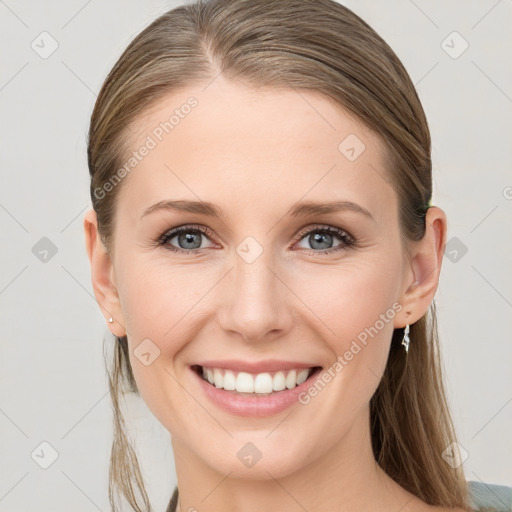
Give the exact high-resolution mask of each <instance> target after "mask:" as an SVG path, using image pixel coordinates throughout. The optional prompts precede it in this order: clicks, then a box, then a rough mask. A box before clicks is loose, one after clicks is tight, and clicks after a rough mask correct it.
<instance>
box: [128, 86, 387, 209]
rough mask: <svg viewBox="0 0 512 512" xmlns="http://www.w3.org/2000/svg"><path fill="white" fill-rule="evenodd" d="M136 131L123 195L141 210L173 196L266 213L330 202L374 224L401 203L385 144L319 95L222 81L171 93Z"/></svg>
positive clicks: (138, 123) (135, 126) (139, 121)
mask: <svg viewBox="0 0 512 512" xmlns="http://www.w3.org/2000/svg"><path fill="white" fill-rule="evenodd" d="M130 133H131V136H130V142H129V152H128V154H127V155H126V159H125V160H126V162H127V161H128V158H130V154H132V153H133V152H137V153H138V156H137V160H136V161H135V160H134V161H133V162H132V163H134V164H135V165H133V167H131V168H130V170H129V175H128V176H127V177H126V183H124V184H123V188H126V190H125V191H123V192H122V194H120V195H129V196H130V199H131V200H130V207H131V208H133V209H134V210H137V211H138V212H140V211H141V209H143V208H145V207H147V206H148V203H149V202H151V201H153V202H156V201H157V200H162V199H171V198H182V199H191V200H197V199H198V198H201V199H203V200H207V201H211V202H214V203H225V202H226V198H227V197H231V200H230V202H231V204H238V205H244V204H251V206H254V204H255V202H256V203H258V204H260V205H261V207H262V208H266V210H265V211H268V208H271V207H272V208H276V207H277V206H279V205H281V207H282V208H283V209H284V208H286V207H287V206H288V205H289V204H291V203H293V202H296V201H298V200H299V199H301V198H304V199H309V200H321V199H322V198H324V199H329V200H336V199H339V200H341V199H345V200H353V201H356V202H359V203H360V204H362V206H364V207H366V208H367V209H370V210H371V211H373V212H375V213H376V215H377V216H378V215H379V209H386V205H387V209H388V210H389V205H390V204H391V203H392V202H394V201H395V198H394V191H393V189H392V188H391V186H390V184H389V182H388V180H387V177H386V175H387V173H386V171H385V169H384V145H383V143H382V141H381V139H380V138H379V137H378V136H377V135H376V134H375V133H373V132H372V131H371V130H369V129H368V128H367V127H366V126H365V125H364V124H363V123H362V122H361V121H360V120H358V119H357V118H355V117H354V116H353V115H351V114H350V113H349V112H348V111H346V110H345V109H343V108H341V107H340V106H339V105H338V104H337V103H335V102H334V100H332V99H331V98H328V97H326V96H324V95H322V94H320V93H319V92H317V91H310V90H304V89H301V90H299V89H291V88H290V89H284V88H280V89H277V88H251V87H247V86H245V85H242V84H238V83H234V82H231V81H227V80H225V79H224V78H222V77H217V78H216V79H214V80H213V82H211V83H210V84H201V85H195V86H190V87H186V88H184V89H181V90H179V91H176V92H174V93H172V94H170V95H168V96H167V97H165V98H164V99H163V100H161V101H159V102H158V103H157V104H155V105H154V106H153V107H152V108H151V110H150V111H148V112H147V113H146V114H145V115H144V116H142V117H140V118H138V119H136V120H135V122H134V123H133V124H132V125H131V126H130ZM143 147H146V148H148V149H145V150H144V149H143ZM141 153H144V155H143V156H141ZM133 158H134V157H133ZM128 167H129V166H128ZM327 196H328V197H327ZM382 213H384V212H382Z"/></svg>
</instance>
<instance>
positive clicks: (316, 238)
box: [311, 233, 332, 249]
mask: <svg viewBox="0 0 512 512" xmlns="http://www.w3.org/2000/svg"><path fill="white" fill-rule="evenodd" d="M312 237H313V238H312V241H311V246H312V247H313V248H315V243H317V242H318V241H319V242H320V244H321V242H322V240H324V244H325V239H326V238H327V241H329V240H331V239H332V235H329V234H328V233H316V234H314V235H312ZM316 249H329V247H328V246H325V245H324V246H322V247H316Z"/></svg>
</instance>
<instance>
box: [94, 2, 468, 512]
mask: <svg viewBox="0 0 512 512" xmlns="http://www.w3.org/2000/svg"><path fill="white" fill-rule="evenodd" d="M220 73H222V75H223V76H224V77H226V78H227V79H231V80H234V81H238V82H240V83H244V84H248V85H250V86H253V87H260V86H261V87H271V88H287V89H291V88H297V89H306V90H311V91H318V92H320V93H321V94H323V95H324V96H327V97H329V98H332V99H334V100H335V102H337V104H338V105H339V106H340V107H342V108H344V109H345V111H348V112H349V113H350V114H352V115H354V116H355V117H356V118H357V119H359V120H361V121H362V122H363V123H364V124H365V125H366V126H367V127H368V128H369V129H370V130H372V131H373V132H374V133H376V134H377V135H378V136H380V139H381V140H382V141H383V142H384V145H383V147H384V153H385V154H384V155H383V157H384V162H385V170H386V172H387V175H388V176H389V182H390V184H391V185H392V186H393V188H394V189H395V190H396V193H397V197H398V205H399V207H398V208H399V224H400V233H401V237H402V238H401V240H402V242H403V248H404V249H405V252H406V253H407V252H408V242H409V241H418V240H420V239H422V238H423V236H424V233H425V216H426V212H427V210H428V208H429V204H431V200H432V163H431V156H430V155H431V140H430V133H429V128H428V123H427V119H426V116H425V113H424V111H423V108H422V105H421V102H420V100H419V98H418V95H417V92H416V90H415V87H414V84H413V83H412V81H411V79H410V77H409V75H408V73H407V71H406V70H405V68H404V66H403V64H402V63H401V62H400V60H399V59H398V57H397V56H396V54H395V53H394V52H393V50H392V49H391V48H390V47H389V46H388V45H387V43H386V42H385V41H384V40H383V39H382V38H381V37H380V36H379V35H378V34H377V33H376V32H375V30H373V29H372V28H371V27H370V26H369V25H368V24H367V23H366V22H365V21H363V20H362V19H361V18H359V17H358V16H357V15H356V14H355V13H353V12H352V11H351V10H349V9H348V8H347V7H344V6H342V5H341V4H338V3H336V2H334V1H332V0H286V1H268V0H267V1H266V0H210V1H207V0H198V1H196V2H194V3H189V4H185V5H181V6H179V7H177V8H174V9H172V10H169V11H168V12H166V13H164V14H163V15H161V16H160V17H158V18H157V19H156V20H155V21H153V22H152V23H151V24H149V25H148V26H147V27H146V28H145V29H144V30H143V31H142V32H141V33H140V34H138V35H137V36H136V37H135V38H134V39H133V40H132V41H131V42H130V44H129V45H128V47H127V48H126V49H125V50H124V52H123V53H122V55H121V56H120V58H119V59H118V60H117V62H116V63H115V65H114V67H113V68H112V70H111V71H110V73H109V74H108V76H107V78H106V80H105V82H104V84H103V86H102V88H101V91H100V93H99V95H98V98H97V100H96V104H95V106H94V110H93V113H92V116H91V122H90V129H89V134H88V141H87V145H88V147H87V155H88V165H89V171H90V176H91V183H90V192H91V199H92V204H93V208H94V210H95V211H96V214H97V219H98V229H99V233H100V236H101V238H102V240H103V242H104V245H105V247H106V248H107V251H111V250H112V248H113V247H112V237H113V225H114V217H115V205H116V197H117V195H118V193H119V190H120V188H121V187H122V185H123V183H122V182H120V183H119V184H118V186H115V187H111V190H110V191H109V193H108V194H106V195H104V197H103V196H102V195H100V194H98V193H95V191H97V190H98V189H102V187H104V186H105V184H106V183H108V182H109V180H112V177H113V176H114V175H115V173H116V170H118V169H119V168H120V167H121V165H122V162H123V161H125V156H126V154H127V152H128V150H129V145H130V137H129V135H130V127H131V126H134V123H136V122H137V121H138V120H140V119H141V117H142V116H143V115H145V114H146V113H147V112H148V111H149V110H150V108H152V107H153V106H155V105H157V104H158V102H159V101H160V100H162V99H164V98H165V97H166V96H168V95H169V94H171V93H173V92H176V91H177V90H179V89H184V88H186V87H187V86H191V85H195V84H205V83H209V82H211V81H212V80H213V79H215V77H217V76H218V75H219V74H220ZM402 336H403V329H395V331H394V332H393V336H392V342H391V348H390V352H389V357H388V361H387V366H386V368H385V371H384V375H383V378H382V380H381V382H380V383H379V385H378V388H377V390H376V392H375V393H374V395H373V396H372V398H371V400H370V422H371V439H372V448H373V451H374V456H375V459H376V461H377V462H378V464H379V465H380V467H381V468H382V469H383V470H384V471H385V472H386V473H387V474H388V475H389V476H390V477H391V478H393V479H394V480H395V481H396V482H397V483H398V484H399V485H401V486H402V487H403V488H405V489H406V490H407V491H409V492H411V493H412V494H414V495H415V496H417V497H418V498H420V499H421V500H423V501H425V502H427V503H428V504H431V505H436V506H447V507H455V506H459V507H464V508H467V507H468V501H467V500H468V487H467V482H466V480H465V476H464V473H463V470H462V467H461V466H459V467H456V468H452V467H451V466H449V465H448V464H447V463H446V462H445V461H444V460H443V457H442V454H443V451H444V450H445V449H446V448H447V447H448V446H449V445H450V444H451V443H454V442H456V436H455V430H454V426H453V422H452V419H451V417H450V413H449V407H448V404H447V399H446V395H445V390H444V385H443V375H442V371H443V369H442V365H441V359H440V353H439V340H438V331H437V320H436V311H435V301H434V300H433V301H432V303H431V304H430V306H429V309H428V311H427V312H426V313H425V315H424V316H423V317H421V318H420V319H419V320H418V321H416V322H415V323H413V324H412V325H411V326H410V338H411V348H410V350H409V352H408V353H406V352H405V351H404V350H403V347H401V345H400V341H401V338H402ZM108 376H109V389H110V395H111V398H112V404H113V414H114V440H113V444H112V451H111V459H110V470H109V497H110V502H111V505H112V507H113V510H114V511H116V510H117V508H116V503H115V496H114V495H115V494H117V495H119V494H120V495H122V496H123V497H124V498H125V499H126V500H127V501H128V503H129V504H130V505H131V507H133V510H136V511H146V510H147V511H149V510H151V505H150V501H149V499H148V495H147V492H146V490H145V488H144V483H143V478H142V475H141V470H140V466H139V463H138V461H137V456H136V453H135V451H134V449H133V447H132V446H131V444H130V441H129V439H128V436H127V432H126V429H125V422H124V419H123V416H122V413H121V408H120V403H119V397H120V396H122V395H124V394H125V393H136V394H138V390H137V385H136V382H135V379H134V376H133V373H132V369H131V366H130V361H129V354H128V341H127V337H126V336H123V337H116V344H115V348H114V358H113V364H112V365H111V368H108ZM136 494H140V497H141V499H142V504H141V503H140V502H139V500H138V499H137V496H136Z"/></svg>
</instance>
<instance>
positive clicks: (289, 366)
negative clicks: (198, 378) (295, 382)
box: [196, 359, 319, 374]
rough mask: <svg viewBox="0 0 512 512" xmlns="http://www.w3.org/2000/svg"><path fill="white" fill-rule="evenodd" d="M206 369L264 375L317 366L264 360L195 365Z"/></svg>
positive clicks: (220, 361) (205, 362)
mask: <svg viewBox="0 0 512 512" xmlns="http://www.w3.org/2000/svg"><path fill="white" fill-rule="evenodd" d="M196 364H197V365H200V366H203V367H206V368H223V369H226V370H232V371H235V372H247V373H253V374H257V373H265V372H277V371H279V370H294V369H302V368H314V367H317V366H319V365H315V364H311V363H302V362H299V361H279V360H277V359H266V360H264V361H252V362H251V361H242V360H239V359H223V360H215V361H213V360H210V361H202V362H199V363H196Z"/></svg>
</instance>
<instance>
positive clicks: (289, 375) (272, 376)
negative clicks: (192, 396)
mask: <svg viewBox="0 0 512 512" xmlns="http://www.w3.org/2000/svg"><path fill="white" fill-rule="evenodd" d="M191 369H192V370H193V371H194V372H195V373H196V374H197V375H198V376H199V377H200V378H201V379H202V380H203V381H205V382H207V383H208V384H209V385H211V386H212V387H214V388H217V389H223V390H224V391H227V392H230V393H232V394H235V395H241V396H252V397H258V396H271V395H277V394H279V393H281V392H282V391H286V390H290V389H294V388H296V387H297V386H300V385H301V384H303V383H304V382H306V381H308V380H310V379H312V378H313V377H314V376H316V375H317V374H318V373H319V372H320V371H321V370H322V367H321V366H312V367H310V368H295V369H286V370H278V371H275V372H263V373H248V372H237V371H234V370H229V369H225V368H217V367H206V366H201V365H198V364H194V365H192V366H191Z"/></svg>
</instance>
